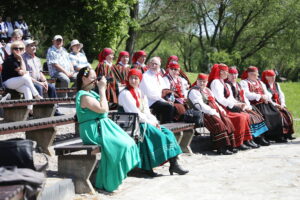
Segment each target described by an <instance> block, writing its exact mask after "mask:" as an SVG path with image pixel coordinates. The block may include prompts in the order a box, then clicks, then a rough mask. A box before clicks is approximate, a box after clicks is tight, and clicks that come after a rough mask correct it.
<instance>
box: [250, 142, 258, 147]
mask: <svg viewBox="0 0 300 200" xmlns="http://www.w3.org/2000/svg"><path fill="white" fill-rule="evenodd" d="M250 143H252V144H253V145H254V146H256V148H259V147H260V145H259V144H256V143H255V142H254V141H253V140H250ZM254 148H255V147H254Z"/></svg>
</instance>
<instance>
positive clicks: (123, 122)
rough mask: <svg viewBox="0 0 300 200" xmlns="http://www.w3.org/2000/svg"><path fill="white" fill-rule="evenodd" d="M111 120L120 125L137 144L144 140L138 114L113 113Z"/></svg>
mask: <svg viewBox="0 0 300 200" xmlns="http://www.w3.org/2000/svg"><path fill="white" fill-rule="evenodd" d="M111 120H113V121H114V122H115V123H116V124H118V125H119V126H120V127H121V128H122V129H123V130H124V131H125V132H126V133H128V135H129V136H130V137H131V138H133V139H134V140H135V141H136V142H138V141H141V140H142V137H141V134H140V122H139V116H138V114H137V113H126V112H114V113H111Z"/></svg>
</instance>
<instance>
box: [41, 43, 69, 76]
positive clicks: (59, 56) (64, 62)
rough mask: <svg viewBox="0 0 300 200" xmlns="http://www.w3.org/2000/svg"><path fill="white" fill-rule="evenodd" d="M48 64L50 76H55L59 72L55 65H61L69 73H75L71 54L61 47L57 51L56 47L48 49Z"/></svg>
mask: <svg viewBox="0 0 300 200" xmlns="http://www.w3.org/2000/svg"><path fill="white" fill-rule="evenodd" d="M47 64H48V69H49V73H50V76H51V77H52V76H55V74H57V73H58V72H59V71H57V69H56V67H54V66H53V64H59V65H60V66H62V67H63V68H64V69H65V70H66V71H67V72H71V71H73V69H72V67H73V66H72V63H71V61H70V59H69V54H68V52H67V51H66V49H65V48H63V47H61V48H60V49H57V48H56V47H55V46H52V47H50V48H49V49H48V52H47Z"/></svg>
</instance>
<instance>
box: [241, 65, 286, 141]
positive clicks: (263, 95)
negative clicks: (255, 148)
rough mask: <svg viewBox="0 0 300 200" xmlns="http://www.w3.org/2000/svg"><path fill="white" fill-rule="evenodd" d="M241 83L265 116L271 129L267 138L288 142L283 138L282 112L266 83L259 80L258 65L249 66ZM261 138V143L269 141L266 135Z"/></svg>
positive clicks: (252, 103)
mask: <svg viewBox="0 0 300 200" xmlns="http://www.w3.org/2000/svg"><path fill="white" fill-rule="evenodd" d="M240 84H241V86H242V88H243V90H244V91H245V96H246V97H247V98H248V99H249V101H250V103H251V105H253V106H255V107H256V108H258V110H259V111H260V112H261V113H262V115H263V116H264V119H265V123H266V125H267V127H268V129H269V131H268V132H267V133H266V134H265V136H266V138H268V139H272V140H275V141H276V142H286V140H285V139H284V138H283V130H282V118H281V115H280V112H279V111H278V109H277V108H276V107H275V106H274V105H273V103H272V99H271V94H270V93H269V92H268V91H267V88H266V86H265V84H264V83H263V82H261V81H259V80H258V69H257V67H254V66H250V67H248V68H247V70H246V71H244V72H243V74H242V81H241V82H240ZM259 140H260V141H258V142H259V143H269V142H268V141H267V140H265V139H264V137H260V138H259Z"/></svg>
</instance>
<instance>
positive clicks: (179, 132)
mask: <svg viewBox="0 0 300 200" xmlns="http://www.w3.org/2000/svg"><path fill="white" fill-rule="evenodd" d="M162 126H164V127H166V128H168V129H170V130H171V131H172V132H173V133H174V135H175V137H176V139H177V142H178V144H179V145H180V147H181V150H182V152H183V153H190V154H193V152H192V150H191V148H190V144H191V142H192V139H193V136H194V129H195V124H193V123H184V122H176V123H167V124H162Z"/></svg>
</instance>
